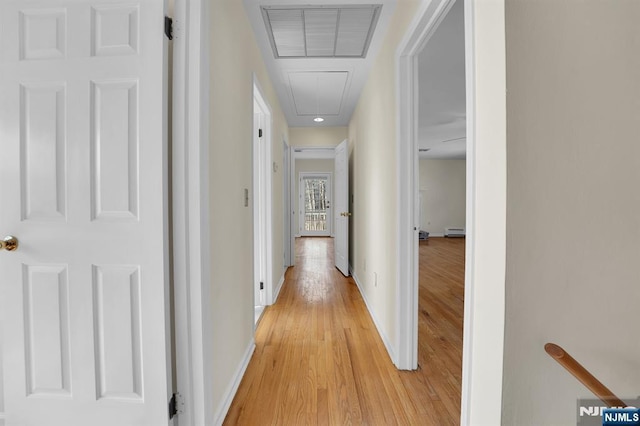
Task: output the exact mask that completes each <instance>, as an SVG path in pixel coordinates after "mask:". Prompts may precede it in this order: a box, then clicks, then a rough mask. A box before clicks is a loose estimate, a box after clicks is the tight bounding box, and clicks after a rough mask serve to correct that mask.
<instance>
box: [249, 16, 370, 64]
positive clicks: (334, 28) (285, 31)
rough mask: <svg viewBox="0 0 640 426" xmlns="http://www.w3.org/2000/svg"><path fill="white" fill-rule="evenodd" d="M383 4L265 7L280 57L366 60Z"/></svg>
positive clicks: (270, 38)
mask: <svg viewBox="0 0 640 426" xmlns="http://www.w3.org/2000/svg"><path fill="white" fill-rule="evenodd" d="M381 8H382V5H379V4H377V5H376V4H372V5H349V6H304V7H296V6H262V7H261V10H262V17H263V19H264V23H265V27H266V30H267V34H268V35H269V41H270V42H271V48H272V49H273V54H274V56H275V57H276V59H277V58H364V57H366V56H367V51H368V50H369V44H370V43H371V38H372V36H373V32H374V31H375V28H376V24H377V22H378V17H379V16H380V10H381Z"/></svg>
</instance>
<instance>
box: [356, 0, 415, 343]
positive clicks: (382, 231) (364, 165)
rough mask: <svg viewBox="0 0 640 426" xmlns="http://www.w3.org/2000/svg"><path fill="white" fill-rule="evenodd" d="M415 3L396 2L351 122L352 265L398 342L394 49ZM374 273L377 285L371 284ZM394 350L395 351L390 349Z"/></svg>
mask: <svg viewBox="0 0 640 426" xmlns="http://www.w3.org/2000/svg"><path fill="white" fill-rule="evenodd" d="M418 3H419V1H417V0H400V1H398V4H397V6H396V10H395V12H394V15H393V17H392V18H391V21H390V26H389V29H388V31H387V34H386V36H385V39H384V41H383V44H382V46H381V50H380V52H379V54H378V57H377V58H376V60H375V63H374V65H373V68H372V70H371V74H370V76H369V79H368V80H367V83H366V85H365V88H364V90H363V92H362V96H361V97H360V100H359V102H358V106H357V107H356V110H355V112H354V114H353V116H352V118H351V122H350V123H349V145H350V148H349V149H350V155H351V158H350V161H349V163H350V167H351V168H352V170H351V171H350V177H351V179H352V181H353V182H352V184H351V186H352V189H351V190H352V194H353V197H354V198H353V204H352V209H351V211H352V213H353V216H352V218H351V222H350V224H351V227H352V231H351V232H352V234H351V235H352V238H351V243H352V248H351V256H350V263H351V266H352V268H353V272H354V275H355V276H356V278H357V279H358V282H359V283H360V285H361V286H362V291H363V296H364V297H365V299H366V300H367V303H368V305H369V307H370V309H371V314H372V316H373V317H374V319H375V321H376V323H377V325H378V327H379V331H380V332H381V334H382V335H383V338H384V339H385V340H386V341H387V343H388V344H391V345H394V344H395V342H396V330H395V328H396V259H395V253H396V247H397V235H396V233H397V229H396V228H397V215H396V202H395V200H396V194H397V185H398V181H397V176H396V162H397V154H396V150H397V147H396V143H397V142H396V119H395V118H396V89H395V88H396V81H395V76H396V73H395V71H396V66H397V64H396V60H395V52H396V49H397V47H398V45H399V43H400V41H401V39H402V37H403V36H404V34H405V32H406V30H407V28H408V26H409V24H410V23H411V21H412V19H413V17H414V13H415V11H416V8H417V5H418ZM374 273H375V274H377V277H378V280H377V281H378V285H377V286H375V285H374V282H375V280H374ZM393 350H395V349H393Z"/></svg>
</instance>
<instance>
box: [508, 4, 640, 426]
mask: <svg viewBox="0 0 640 426" xmlns="http://www.w3.org/2000/svg"><path fill="white" fill-rule="evenodd" d="M506 6H507V8H506V12H507V13H506V23H507V26H506V31H507V33H506V34H507V89H508V96H507V111H508V113H507V136H508V139H507V140H508V149H507V153H508V157H507V159H508V163H507V164H508V192H507V195H508V197H507V200H508V202H507V205H508V210H507V226H508V228H507V235H508V237H507V253H508V255H507V287H506V307H507V309H506V334H505V339H506V341H505V352H504V355H505V365H504V394H503V424H505V425H521V426H526V425H548V424H576V399H577V398H580V397H592V395H591V394H590V393H589V391H587V390H586V389H585V388H584V387H583V386H582V385H580V384H579V383H578V382H577V381H576V379H574V378H573V377H572V376H571V375H570V374H568V373H566V372H565V371H564V370H563V369H562V368H561V367H560V366H559V365H558V364H556V363H555V361H553V360H552V359H551V358H550V357H549V356H547V355H546V354H545V352H544V350H543V345H544V344H545V342H555V343H558V344H560V345H561V346H563V347H564V348H565V349H566V350H567V351H568V352H569V353H570V354H571V355H572V356H574V357H575V358H576V359H577V360H578V361H579V362H581V363H582V364H583V365H584V366H585V367H586V368H587V369H589V370H590V371H591V372H592V373H593V374H594V375H595V376H596V377H598V378H599V379H600V380H601V381H602V382H604V383H605V385H607V386H608V387H609V388H610V389H611V390H612V391H613V392H614V393H616V394H617V395H618V396H619V397H621V398H622V399H623V400H624V399H625V397H626V398H629V397H631V398H636V397H637V396H638V394H639V393H640V388H639V384H640V339H639V338H638V324H639V323H640V309H638V303H639V301H640V291H639V287H638V286H639V284H640V262H639V261H638V260H639V259H640V245H639V243H638V242H639V241H640V191H639V190H638V184H639V183H640V144H639V143H638V142H639V141H640V127H639V126H638V120H639V117H640V79H639V78H638V76H640V55H639V54H638V52H640V26H638V17H640V2H637V1H613V2H610V1H607V2H603V1H600V0H582V1H579V2H578V1H559V2H558V1H550V0H549V1H528V0H507V1H506Z"/></svg>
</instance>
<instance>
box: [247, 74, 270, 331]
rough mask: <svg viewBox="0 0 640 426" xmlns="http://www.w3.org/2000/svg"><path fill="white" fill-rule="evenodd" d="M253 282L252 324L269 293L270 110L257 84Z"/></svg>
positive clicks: (255, 101)
mask: <svg viewBox="0 0 640 426" xmlns="http://www.w3.org/2000/svg"><path fill="white" fill-rule="evenodd" d="M252 139H253V140H252V142H253V191H252V192H253V280H254V303H253V304H254V307H255V309H254V312H255V317H254V323H256V324H257V322H258V321H259V319H260V317H261V315H262V312H263V311H264V308H265V306H267V305H269V304H271V303H272V302H271V293H272V275H273V274H272V272H271V271H272V253H271V247H272V242H271V240H272V230H271V229H272V226H271V180H272V179H271V108H270V107H269V105H268V104H267V102H266V101H265V97H264V96H263V95H262V92H261V90H260V87H259V86H258V83H257V81H255V79H254V85H253V138H252Z"/></svg>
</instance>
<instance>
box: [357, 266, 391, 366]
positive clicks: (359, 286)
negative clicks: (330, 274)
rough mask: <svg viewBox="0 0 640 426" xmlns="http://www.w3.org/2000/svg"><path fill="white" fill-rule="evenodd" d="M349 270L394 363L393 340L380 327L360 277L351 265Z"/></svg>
mask: <svg viewBox="0 0 640 426" xmlns="http://www.w3.org/2000/svg"><path fill="white" fill-rule="evenodd" d="M349 270H350V271H351V276H352V277H353V280H354V281H355V282H356V285H357V286H358V291H359V292H360V295H361V296H362V300H364V304H365V306H366V307H367V311H368V312H369V316H370V317H371V319H372V320H373V324H374V325H375V326H376V330H377V331H378V335H379V336H380V339H382V343H384V347H385V348H387V352H388V354H389V357H390V358H391V361H392V362H393V360H394V359H395V352H394V350H393V345H392V344H391V340H389V338H388V337H387V335H386V334H385V333H384V332H383V331H382V330H383V329H382V327H381V326H380V321H378V318H377V317H376V316H375V314H374V311H373V310H371V307H370V305H369V301H368V300H367V298H366V296H365V295H366V293H365V292H364V291H363V290H362V285H361V284H360V280H359V279H358V276H357V275H356V273H355V271H354V269H353V268H352V267H351V265H349Z"/></svg>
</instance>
